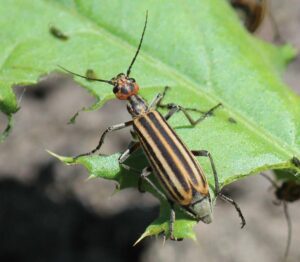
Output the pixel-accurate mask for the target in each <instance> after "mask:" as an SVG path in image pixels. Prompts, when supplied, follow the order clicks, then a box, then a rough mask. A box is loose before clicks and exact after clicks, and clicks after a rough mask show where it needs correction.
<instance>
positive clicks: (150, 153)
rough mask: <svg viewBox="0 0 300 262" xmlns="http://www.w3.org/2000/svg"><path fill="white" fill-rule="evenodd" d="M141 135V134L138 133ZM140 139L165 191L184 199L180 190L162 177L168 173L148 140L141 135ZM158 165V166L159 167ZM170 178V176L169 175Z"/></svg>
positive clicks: (178, 198) (177, 198)
mask: <svg viewBox="0 0 300 262" xmlns="http://www.w3.org/2000/svg"><path fill="white" fill-rule="evenodd" d="M138 135H139V136H140V134H138ZM140 141H141V144H142V148H143V149H144V152H145V153H146V156H147V159H148V160H149V162H150V165H151V167H152V168H153V170H154V171H155V172H154V174H155V175H156V177H157V178H158V180H159V181H160V182H161V183H162V186H163V188H164V189H165V191H166V192H167V193H168V194H169V195H170V196H171V198H172V199H174V200H175V201H178V202H180V201H182V200H184V197H183V196H182V195H181V194H180V193H179V192H178V190H177V188H176V187H174V186H172V185H171V184H170V183H169V185H167V184H166V182H165V180H163V179H162V178H161V176H164V173H166V171H165V169H164V168H163V166H162V165H161V163H160V162H159V161H158V160H157V158H156V155H155V154H154V152H153V151H152V148H151V147H150V146H149V144H148V143H147V141H146V140H145V139H144V138H143V137H142V136H140ZM149 149H150V151H148V150H149ZM157 166H158V168H157ZM167 179H168V177H167ZM169 187H171V188H172V189H173V190H174V192H175V194H177V195H175V194H174V193H173V192H172V191H171V190H170V189H169Z"/></svg>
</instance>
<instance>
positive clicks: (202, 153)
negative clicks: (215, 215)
mask: <svg viewBox="0 0 300 262" xmlns="http://www.w3.org/2000/svg"><path fill="white" fill-rule="evenodd" d="M192 153H193V154H194V156H205V157H208V158H209V161H210V165H211V168H212V170H213V174H214V180H215V194H216V197H218V196H219V197H220V198H222V199H223V200H225V201H226V202H228V203H230V204H231V205H233V206H234V207H235V210H236V211H237V213H238V215H239V217H240V218H241V221H242V222H241V228H243V227H244V226H245V225H246V220H245V218H244V216H243V213H242V211H241V209H240V207H239V205H238V204H237V203H236V202H235V201H234V200H233V199H231V198H229V197H227V196H225V195H224V194H222V193H221V192H220V185H219V178H218V174H217V170H216V166H215V164H214V161H213V158H212V156H211V154H210V153H209V152H208V151H207V150H192Z"/></svg>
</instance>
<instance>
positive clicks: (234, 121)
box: [228, 117, 237, 124]
mask: <svg viewBox="0 0 300 262" xmlns="http://www.w3.org/2000/svg"><path fill="white" fill-rule="evenodd" d="M228 122H229V123H232V124H236V123H237V122H236V120H235V119H234V118H232V117H228Z"/></svg>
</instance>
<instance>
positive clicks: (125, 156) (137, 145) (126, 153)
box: [118, 142, 141, 165]
mask: <svg viewBox="0 0 300 262" xmlns="http://www.w3.org/2000/svg"><path fill="white" fill-rule="evenodd" d="M140 146H141V144H140V142H133V143H132V144H130V145H129V147H128V148H127V149H126V150H125V151H124V152H123V153H122V154H121V155H120V156H119V159H118V161H119V164H120V165H122V164H123V163H124V162H125V161H126V160H127V159H128V157H130V155H131V154H132V153H133V152H135V151H136V150H138V149H139V148H140Z"/></svg>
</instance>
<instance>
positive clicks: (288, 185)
mask: <svg viewBox="0 0 300 262" xmlns="http://www.w3.org/2000/svg"><path fill="white" fill-rule="evenodd" d="M295 159H296V160H295ZM294 160H295V161H298V163H299V160H298V159H297V158H295V157H293V159H292V160H291V161H292V162H293V161H294ZM277 172H279V171H277ZM282 172H284V173H282ZM278 174H279V175H280V174H284V176H285V177H286V175H287V174H288V175H290V176H291V177H290V178H292V179H290V180H285V181H283V182H282V183H281V184H278V183H277V182H276V181H275V180H274V179H272V178H271V177H269V176H268V175H266V174H265V173H261V175H262V176H263V177H264V178H266V179H267V180H268V181H269V182H270V183H271V185H272V186H273V188H274V189H275V196H276V198H277V200H278V201H277V202H274V204H276V205H280V204H282V205H283V212H284V216H285V219H286V222H287V227H288V237H287V242H286V247H285V252H284V258H285V260H286V259H287V257H288V254H289V250H290V245H291V240H292V221H291V218H290V215H289V210H288V203H292V202H295V201H297V200H300V181H299V179H298V180H297V179H295V174H294V173H291V174H290V173H289V171H280V173H278Z"/></svg>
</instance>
